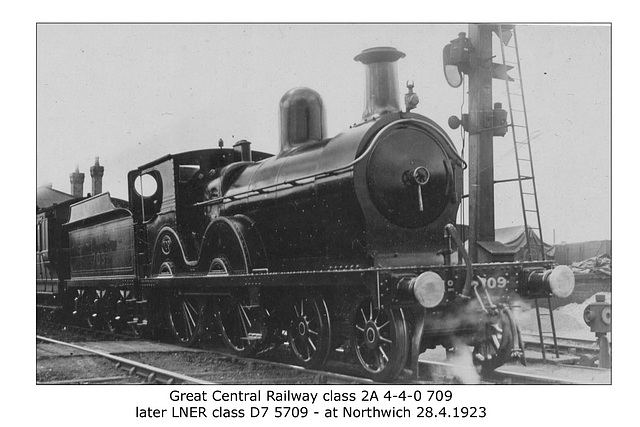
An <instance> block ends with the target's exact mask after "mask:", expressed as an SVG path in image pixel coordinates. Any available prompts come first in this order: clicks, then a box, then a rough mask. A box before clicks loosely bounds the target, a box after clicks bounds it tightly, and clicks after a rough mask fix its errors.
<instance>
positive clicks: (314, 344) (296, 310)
mask: <svg viewBox="0 0 640 427" xmlns="http://www.w3.org/2000/svg"><path fill="white" fill-rule="evenodd" d="M292 311H293V313H292V320H291V324H290V326H289V328H288V331H287V336H288V338H289V345H290V346H291V350H292V351H293V354H294V355H295V356H296V357H297V359H298V361H299V362H300V364H301V365H302V366H304V367H306V368H317V367H319V366H321V365H322V364H323V363H324V361H325V360H326V358H327V355H328V354H329V350H330V347H331V324H330V321H329V312H328V310H327V304H326V303H325V300H324V299H323V298H322V297H320V296H315V297H314V296H311V297H302V298H298V299H296V300H295V301H294V303H293V310H292Z"/></svg>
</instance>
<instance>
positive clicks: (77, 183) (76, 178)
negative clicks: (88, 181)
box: [69, 166, 84, 198]
mask: <svg viewBox="0 0 640 427" xmlns="http://www.w3.org/2000/svg"><path fill="white" fill-rule="evenodd" d="M69 180H70V181H71V195H72V196H73V197H77V198H81V197H82V192H83V190H82V187H83V185H84V174H83V173H80V168H79V167H78V166H76V171H75V172H73V173H71V174H69Z"/></svg>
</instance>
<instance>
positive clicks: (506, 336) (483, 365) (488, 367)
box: [473, 311, 514, 375]
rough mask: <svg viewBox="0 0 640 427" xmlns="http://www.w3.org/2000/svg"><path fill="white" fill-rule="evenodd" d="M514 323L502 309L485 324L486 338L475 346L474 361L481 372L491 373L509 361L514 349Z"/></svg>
mask: <svg viewBox="0 0 640 427" xmlns="http://www.w3.org/2000/svg"><path fill="white" fill-rule="evenodd" d="M513 330H514V325H513V324H512V322H511V318H510V317H509V316H508V315H507V314H506V313H505V312H504V311H502V312H501V313H500V314H499V315H498V316H496V318H495V319H493V321H490V322H487V324H486V326H485V333H484V340H482V341H481V342H479V343H476V345H475V346H474V348H473V363H474V364H475V365H476V368H477V369H478V371H479V372H480V373H481V374H485V375H486V374H490V373H491V372H493V371H494V370H496V369H497V368H499V367H500V366H502V365H503V364H504V363H505V362H507V361H508V360H509V359H510V358H511V356H512V354H513V349H514V334H513Z"/></svg>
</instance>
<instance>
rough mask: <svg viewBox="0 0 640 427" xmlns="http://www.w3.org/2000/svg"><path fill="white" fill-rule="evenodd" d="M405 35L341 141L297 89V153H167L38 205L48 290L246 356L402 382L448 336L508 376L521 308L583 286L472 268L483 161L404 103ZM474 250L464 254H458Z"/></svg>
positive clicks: (288, 142)
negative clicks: (331, 366) (115, 189)
mask: <svg viewBox="0 0 640 427" xmlns="http://www.w3.org/2000/svg"><path fill="white" fill-rule="evenodd" d="M404 56H405V55H404V53H402V52H400V51H398V50H396V49H394V48H387V47H384V48H372V49H367V50H365V51H363V52H362V53H360V54H359V55H358V56H356V57H355V60H356V61H359V62H361V63H362V64H364V66H365V69H366V88H367V90H366V106H365V111H364V114H363V118H362V121H361V122H360V123H358V124H355V125H353V126H351V127H350V128H349V129H347V130H345V131H344V132H342V133H340V134H338V135H336V136H334V137H332V138H328V137H327V135H326V133H325V132H326V130H325V112H324V106H323V102H322V99H321V97H320V95H319V94H318V93H317V92H315V91H313V90H311V89H308V88H296V89H293V90H291V91H289V92H287V93H286V94H285V95H284V96H283V98H282V99H281V101H280V113H281V114H280V120H281V122H280V130H281V132H280V150H279V152H278V153H277V154H275V155H271V154H268V153H263V152H259V151H255V150H251V144H250V142H248V141H245V140H241V141H238V142H237V143H236V144H235V145H234V146H233V148H223V147H219V148H212V149H204V150H199V151H190V152H185V153H179V154H172V155H167V156H164V157H161V158H159V159H157V160H155V161H152V162H150V163H147V164H145V165H142V166H140V167H138V168H137V169H134V170H132V171H131V172H129V174H128V192H129V200H128V202H127V203H122V202H117V201H116V199H112V198H111V197H110V195H109V193H102V194H98V195H95V196H93V197H90V198H87V199H84V200H80V201H77V202H75V203H63V204H60V205H57V206H55V207H53V208H49V209H45V210H42V211H41V212H38V214H37V218H36V222H37V226H38V230H39V235H40V236H44V237H42V238H41V239H40V240H39V242H40V243H41V244H39V245H38V248H37V249H38V251H37V280H36V281H37V290H38V299H39V303H42V304H46V300H47V299H49V300H51V299H52V298H53V299H55V300H56V301H57V303H58V304H61V305H62V307H63V308H64V312H65V313H68V314H69V316H71V317H73V318H74V319H76V320H77V321H80V322H83V323H88V324H89V325H91V326H93V327H96V328H106V329H108V330H113V331H115V330H121V329H124V328H127V329H129V330H131V331H133V332H134V333H135V334H156V335H163V336H164V337H170V338H172V339H175V340H177V341H179V342H181V343H184V344H186V345H195V344H196V343H197V342H199V341H200V340H203V339H207V338H210V337H212V336H216V335H217V336H219V337H221V339H222V341H223V342H224V343H225V345H226V346H227V347H228V348H229V349H230V350H231V351H232V352H234V353H236V354H238V355H243V356H244V355H251V354H253V353H255V352H257V351H261V350H264V349H268V348H272V347H276V346H281V345H282V344H284V345H285V346H287V347H288V348H289V349H290V350H291V353H292V354H293V356H294V357H295V358H296V360H297V361H298V362H299V364H301V365H303V366H305V367H309V368H318V367H321V366H322V365H323V364H324V363H325V361H326V360H327V358H329V357H334V355H335V354H340V353H342V354H343V355H344V357H346V358H347V360H352V361H354V363H356V364H357V365H358V366H359V368H360V369H361V370H362V371H363V372H364V374H365V375H367V376H368V377H370V378H372V379H374V380H376V381H390V380H393V379H394V378H396V377H397V376H398V375H399V374H400V373H401V372H402V371H403V369H405V368H409V369H413V370H414V372H415V371H417V360H418V355H419V354H420V353H422V352H423V351H425V350H426V349H428V348H435V347H436V346H438V345H442V346H444V347H445V348H447V349H455V348H458V349H460V348H461V347H465V348H470V349H471V352H472V354H473V360H474V362H475V363H476V365H477V366H478V367H479V369H481V370H483V371H484V372H487V371H491V370H493V369H495V368H497V367H498V366H500V365H501V364H503V363H505V362H506V361H507V360H509V359H510V358H512V357H518V356H519V355H520V353H519V349H520V347H521V342H520V338H519V331H518V328H517V324H516V322H515V319H514V316H513V314H512V313H511V311H510V306H511V305H512V304H514V303H516V302H517V301H519V300H520V299H521V298H527V297H530V298H531V297H541V296H544V297H547V296H549V295H555V296H561V297H562V296H567V295H568V294H570V293H571V291H572V289H573V283H574V282H573V275H572V273H571V271H570V270H569V271H568V269H566V268H563V267H555V268H554V265H553V264H552V263H551V262H549V261H537V262H515V261H514V260H509V259H495V260H493V261H495V262H490V263H482V264H478V263H475V264H474V263H472V262H471V260H470V259H469V257H468V255H467V252H466V250H465V246H464V242H463V241H462V239H461V238H460V236H459V233H458V231H457V229H456V227H455V226H454V225H453V224H454V222H455V219H456V214H457V211H458V208H459V205H460V200H461V197H462V181H463V169H464V167H465V166H466V164H465V161H464V160H463V158H462V157H461V156H460V155H459V154H458V152H457V151H456V148H455V147H454V145H453V143H452V141H451V139H450V138H449V137H448V136H447V134H446V133H445V131H444V130H443V129H442V128H441V127H440V126H438V125H437V124H436V123H435V122H433V121H432V120H430V119H429V118H427V117H424V116H422V115H419V114H415V113H411V112H410V109H412V107H415V98H414V97H413V95H411V94H409V98H410V99H409V102H408V104H407V109H406V111H402V109H401V107H400V102H399V98H400V96H399V93H398V92H399V85H398V77H397V61H398V60H399V59H401V58H402V57H404ZM456 254H458V257H457V258H458V260H457V261H456V260H455V258H456Z"/></svg>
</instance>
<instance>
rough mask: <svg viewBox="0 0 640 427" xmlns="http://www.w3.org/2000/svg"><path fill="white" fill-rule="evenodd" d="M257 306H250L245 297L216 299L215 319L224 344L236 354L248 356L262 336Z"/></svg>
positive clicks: (256, 347) (255, 348)
mask: <svg viewBox="0 0 640 427" xmlns="http://www.w3.org/2000/svg"><path fill="white" fill-rule="evenodd" d="M258 311H259V307H251V306H250V305H249V303H248V299H247V298H229V299H222V300H220V301H218V303H217V304H216V309H215V320H216V324H217V325H218V329H219V331H220V335H221V336H222V340H223V341H224V343H225V345H226V346H227V347H228V348H229V349H230V350H231V351H233V352H234V353H235V354H237V355H238V356H242V357H245V356H250V355H252V354H253V353H255V352H256V350H257V349H258V344H259V343H260V342H261V341H262V338H263V336H264V332H265V331H264V328H263V327H262V319H261V316H260V315H258V316H256V313H257V312H258Z"/></svg>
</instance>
